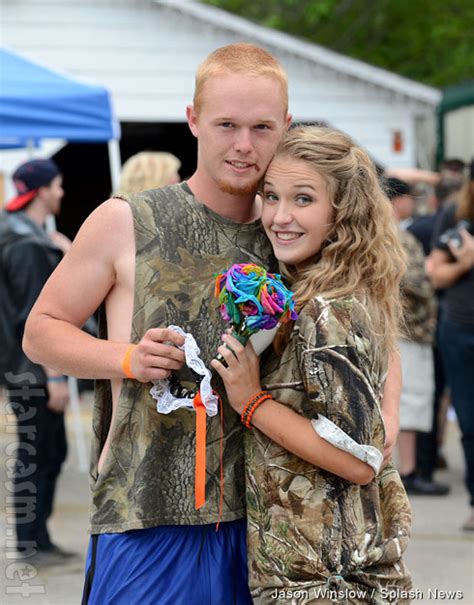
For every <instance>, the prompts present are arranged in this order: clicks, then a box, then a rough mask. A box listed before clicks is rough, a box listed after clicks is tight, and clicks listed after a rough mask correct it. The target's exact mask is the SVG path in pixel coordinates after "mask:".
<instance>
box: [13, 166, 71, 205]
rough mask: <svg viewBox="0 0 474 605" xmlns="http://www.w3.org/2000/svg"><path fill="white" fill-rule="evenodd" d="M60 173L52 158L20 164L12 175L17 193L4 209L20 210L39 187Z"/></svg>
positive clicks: (47, 183)
mask: <svg viewBox="0 0 474 605" xmlns="http://www.w3.org/2000/svg"><path fill="white" fill-rule="evenodd" d="M60 174H61V172H60V170H59V167H58V165H57V164H56V162H54V161H53V160H30V161H29V162H25V163H24V164H21V165H20V166H18V168H17V169H16V170H15V172H14V173H13V177H12V178H13V183H14V185H15V187H16V190H17V192H18V195H17V196H16V197H14V198H13V199H12V200H10V201H9V202H8V203H7V205H6V206H5V209H6V210H7V211H8V212H15V211H16V210H21V208H23V207H24V206H26V205H27V204H28V203H29V202H31V200H32V199H34V198H35V197H36V195H37V194H38V189H39V188H40V187H47V186H48V185H50V184H51V181H52V180H53V179H55V178H56V177H57V176H59V175H60Z"/></svg>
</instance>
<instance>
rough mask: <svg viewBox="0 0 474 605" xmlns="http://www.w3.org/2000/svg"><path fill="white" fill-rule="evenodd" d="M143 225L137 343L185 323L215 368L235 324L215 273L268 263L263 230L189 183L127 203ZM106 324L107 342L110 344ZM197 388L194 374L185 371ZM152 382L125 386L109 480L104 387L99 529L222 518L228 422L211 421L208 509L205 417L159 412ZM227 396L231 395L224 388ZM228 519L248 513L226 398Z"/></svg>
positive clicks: (185, 379)
mask: <svg viewBox="0 0 474 605" xmlns="http://www.w3.org/2000/svg"><path fill="white" fill-rule="evenodd" d="M123 199H125V200H126V201H128V202H129V204H130V206H131V209H132V212H133V220H134V231H135V244H136V263H135V300H134V310H133V322H132V334H131V337H130V341H131V342H134V343H136V342H138V341H139V340H140V339H141V338H142V336H143V334H144V333H145V332H146V331H147V330H148V329H150V328H155V327H161V326H165V327H166V326H168V325H170V324H174V325H178V326H180V327H181V328H183V329H184V330H185V331H186V332H190V333H191V334H193V336H194V337H195V339H196V341H197V343H198V345H199V347H200V349H201V358H202V359H203V361H204V363H205V364H206V366H207V367H210V365H209V362H210V360H211V359H212V358H213V357H214V356H215V354H216V351H217V347H218V345H219V344H220V335H221V334H222V332H223V331H224V329H225V326H224V324H223V322H222V320H221V318H220V316H219V314H218V310H217V304H216V302H215V300H214V297H213V296H214V278H213V274H214V273H215V272H221V271H224V270H225V269H227V268H229V266H230V265H232V264H233V263H236V262H254V263H257V264H261V265H262V264H263V265H264V266H266V264H267V260H268V259H269V258H270V245H269V243H268V240H267V239H266V237H265V235H264V233H263V230H262V229H261V223H260V222H259V221H258V222H256V223H252V224H244V225H243V224H236V223H233V222H231V221H230V220H228V219H225V218H222V217H220V216H219V215H217V214H215V213H213V212H212V211H211V210H209V209H208V208H207V207H206V206H204V205H203V204H201V203H200V202H198V201H197V200H196V198H195V197H194V196H193V195H192V193H191V191H190V190H189V188H188V187H187V185H186V184H180V185H173V186H170V187H166V188H163V189H155V190H151V191H145V192H143V193H141V194H134V195H129V196H123ZM105 328H106V325H105V323H104V322H103V321H102V322H101V336H102V337H104V338H106V331H105ZM177 375H178V378H179V379H180V381H181V383H182V384H183V385H185V386H189V387H190V388H193V387H194V386H195V383H194V380H193V378H192V376H191V375H190V374H189V370H187V368H184V369H183V371H180V372H177ZM151 386H152V385H151V384H150V383H149V384H142V383H140V382H138V381H135V380H124V381H123V385H122V389H121V393H120V397H119V401H118V409H117V414H116V419H115V422H114V426H113V430H112V440H111V445H110V450H109V452H108V453H107V456H106V459H105V461H104V464H103V467H102V469H101V473H100V475H98V472H97V462H98V459H99V455H100V452H101V450H102V448H103V445H104V442H105V439H106V437H107V431H108V428H109V424H110V414H111V392H110V382H109V381H107V380H102V381H98V382H97V387H96V399H95V407H94V418H93V427H94V440H93V456H92V476H91V485H92V508H91V531H92V533H102V532H123V531H126V530H130V529H139V528H146V527H155V526H158V525H168V524H178V525H179V524H183V525H188V524H189V525H193V524H205V523H213V522H216V521H217V519H218V514H219V496H220V482H219V477H220V437H221V421H220V418H219V416H215V417H213V418H208V421H207V455H206V458H207V469H206V470H207V482H206V497H207V500H206V504H205V505H204V506H203V507H202V508H200V509H199V510H196V509H195V504H194V460H195V414H194V413H193V412H190V411H187V410H183V409H181V410H177V411H175V412H172V413H171V414H169V415H164V414H159V413H158V412H157V411H156V402H155V401H154V400H153V399H152V397H151V396H150V387H151ZM215 386H216V388H217V389H218V391H219V392H220V393H221V395H222V394H224V393H225V391H224V389H223V388H220V386H219V385H218V384H217V385H215ZM223 409H224V431H223V432H224V442H223V448H224V449H223V467H224V476H225V496H224V505H223V513H222V517H221V518H222V520H223V521H231V520H234V519H238V518H243V517H244V516H245V493H244V461H243V439H242V427H241V423H240V419H239V417H238V415H237V414H236V413H235V412H234V411H233V410H232V409H231V408H230V406H229V405H228V403H227V401H226V400H225V399H224V406H223Z"/></svg>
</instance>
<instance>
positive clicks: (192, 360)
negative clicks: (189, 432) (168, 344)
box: [150, 326, 219, 416]
mask: <svg viewBox="0 0 474 605" xmlns="http://www.w3.org/2000/svg"><path fill="white" fill-rule="evenodd" d="M168 328H169V329H170V330H174V331H175V332H177V333H178V334H181V335H182V336H184V338H185V341H184V345H182V346H181V347H178V348H179V349H181V350H183V351H184V353H185V356H186V365H187V366H188V368H191V369H192V370H194V371H195V372H196V373H197V374H199V375H200V376H202V377H203V378H202V380H201V384H200V386H199V392H200V394H201V400H202V402H203V404H204V407H205V408H206V414H207V415H208V416H215V415H216V414H217V411H218V402H219V399H218V397H217V396H216V395H214V393H213V392H212V387H211V372H210V371H209V370H208V369H207V368H206V366H205V365H204V362H203V361H202V359H201V358H200V357H199V353H200V352H201V350H200V348H199V347H198V345H197V343H196V340H195V339H194V336H193V335H192V334H189V333H186V332H184V330H182V329H181V328H180V327H178V326H168ZM150 394H151V396H152V397H153V399H155V401H156V402H157V403H156V409H157V411H158V412H160V414H169V413H170V412H174V411H175V410H178V409H179V408H185V409H188V410H191V411H193V410H194V404H193V400H192V399H187V398H176V397H173V395H172V394H171V392H170V385H169V382H168V380H158V381H156V382H155V383H154V386H153V387H152V388H151V390H150Z"/></svg>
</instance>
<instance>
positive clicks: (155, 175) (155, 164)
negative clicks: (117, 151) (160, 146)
mask: <svg viewBox="0 0 474 605" xmlns="http://www.w3.org/2000/svg"><path fill="white" fill-rule="evenodd" d="M180 168H181V162H180V160H178V158H177V157H176V156H174V155H173V154H172V153H168V152H166V151H140V152H139V153H137V154H135V155H132V156H131V157H130V158H128V160H127V161H126V162H125V164H124V165H123V167H122V173H121V176H120V184H119V191H120V192H121V193H138V192H139V191H146V190H147V189H156V188H157V187H165V186H166V185H173V184H175V183H179V181H180V180H181V179H180V176H179V169H180Z"/></svg>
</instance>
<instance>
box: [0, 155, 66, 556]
mask: <svg viewBox="0 0 474 605" xmlns="http://www.w3.org/2000/svg"><path fill="white" fill-rule="evenodd" d="M13 181H14V184H15V186H16V189H17V191H18V194H17V196H16V197H15V198H14V199H12V200H10V201H9V202H8V203H7V205H6V208H5V212H2V213H1V215H0V297H1V313H2V320H4V323H3V327H2V341H3V342H2V374H3V375H2V376H1V383H2V384H5V385H6V386H7V389H8V393H9V399H10V405H11V408H12V409H13V411H14V413H15V415H16V417H17V424H18V440H19V447H18V450H17V452H18V458H17V461H16V465H15V473H14V485H15V490H14V508H15V517H16V534H17V550H18V554H19V556H21V557H24V558H25V559H26V560H27V561H28V562H30V563H34V564H35V565H50V564H51V565H52V564H58V563H60V562H63V561H64V560H65V558H66V557H68V556H69V555H70V554H71V553H67V552H66V551H64V550H63V549H61V548H60V547H58V546H57V545H55V544H53V543H52V541H51V539H50V536H49V533H48V529H47V525H46V523H47V520H48V518H49V516H50V515H51V512H52V508H53V500H54V492H55V486H56V481H57V478H58V476H59V473H60V470H61V465H62V463H63V462H64V460H65V458H66V451H67V444H66V432H65V428H64V408H65V406H66V404H67V402H68V399H69V395H68V388H67V383H66V378H65V377H64V376H62V375H58V372H56V371H54V370H52V369H50V368H48V367H46V365H47V364H41V365H38V364H35V363H32V362H31V361H30V360H29V359H27V357H26V356H25V355H24V353H23V351H22V350H21V341H22V337H23V330H24V327H25V322H26V318H27V317H28V314H29V312H30V310H31V308H32V306H33V304H34V302H35V301H36V298H37V297H38V295H39V293H40V291H41V288H42V287H43V285H44V284H45V283H46V281H47V280H48V278H49V276H50V275H51V273H52V272H53V271H54V269H55V268H56V266H57V265H58V264H59V262H60V260H61V258H62V256H63V251H64V250H65V249H66V248H67V245H68V244H70V242H69V240H67V238H66V237H65V236H63V235H62V234H59V233H56V234H52V235H51V236H50V235H47V234H46V232H45V230H44V222H45V219H46V217H47V215H48V214H53V215H55V214H58V212H59V209H60V207H61V200H62V197H63V195H64V191H63V188H62V176H61V174H60V172H59V168H58V166H57V165H56V164H55V163H54V162H53V161H52V160H31V161H29V162H26V163H24V164H22V165H21V166H19V167H18V168H17V169H16V170H15V172H14V174H13ZM4 330H6V334H4ZM8 343H9V344H8ZM30 502H31V503H32V507H31V509H29V503H30Z"/></svg>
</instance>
